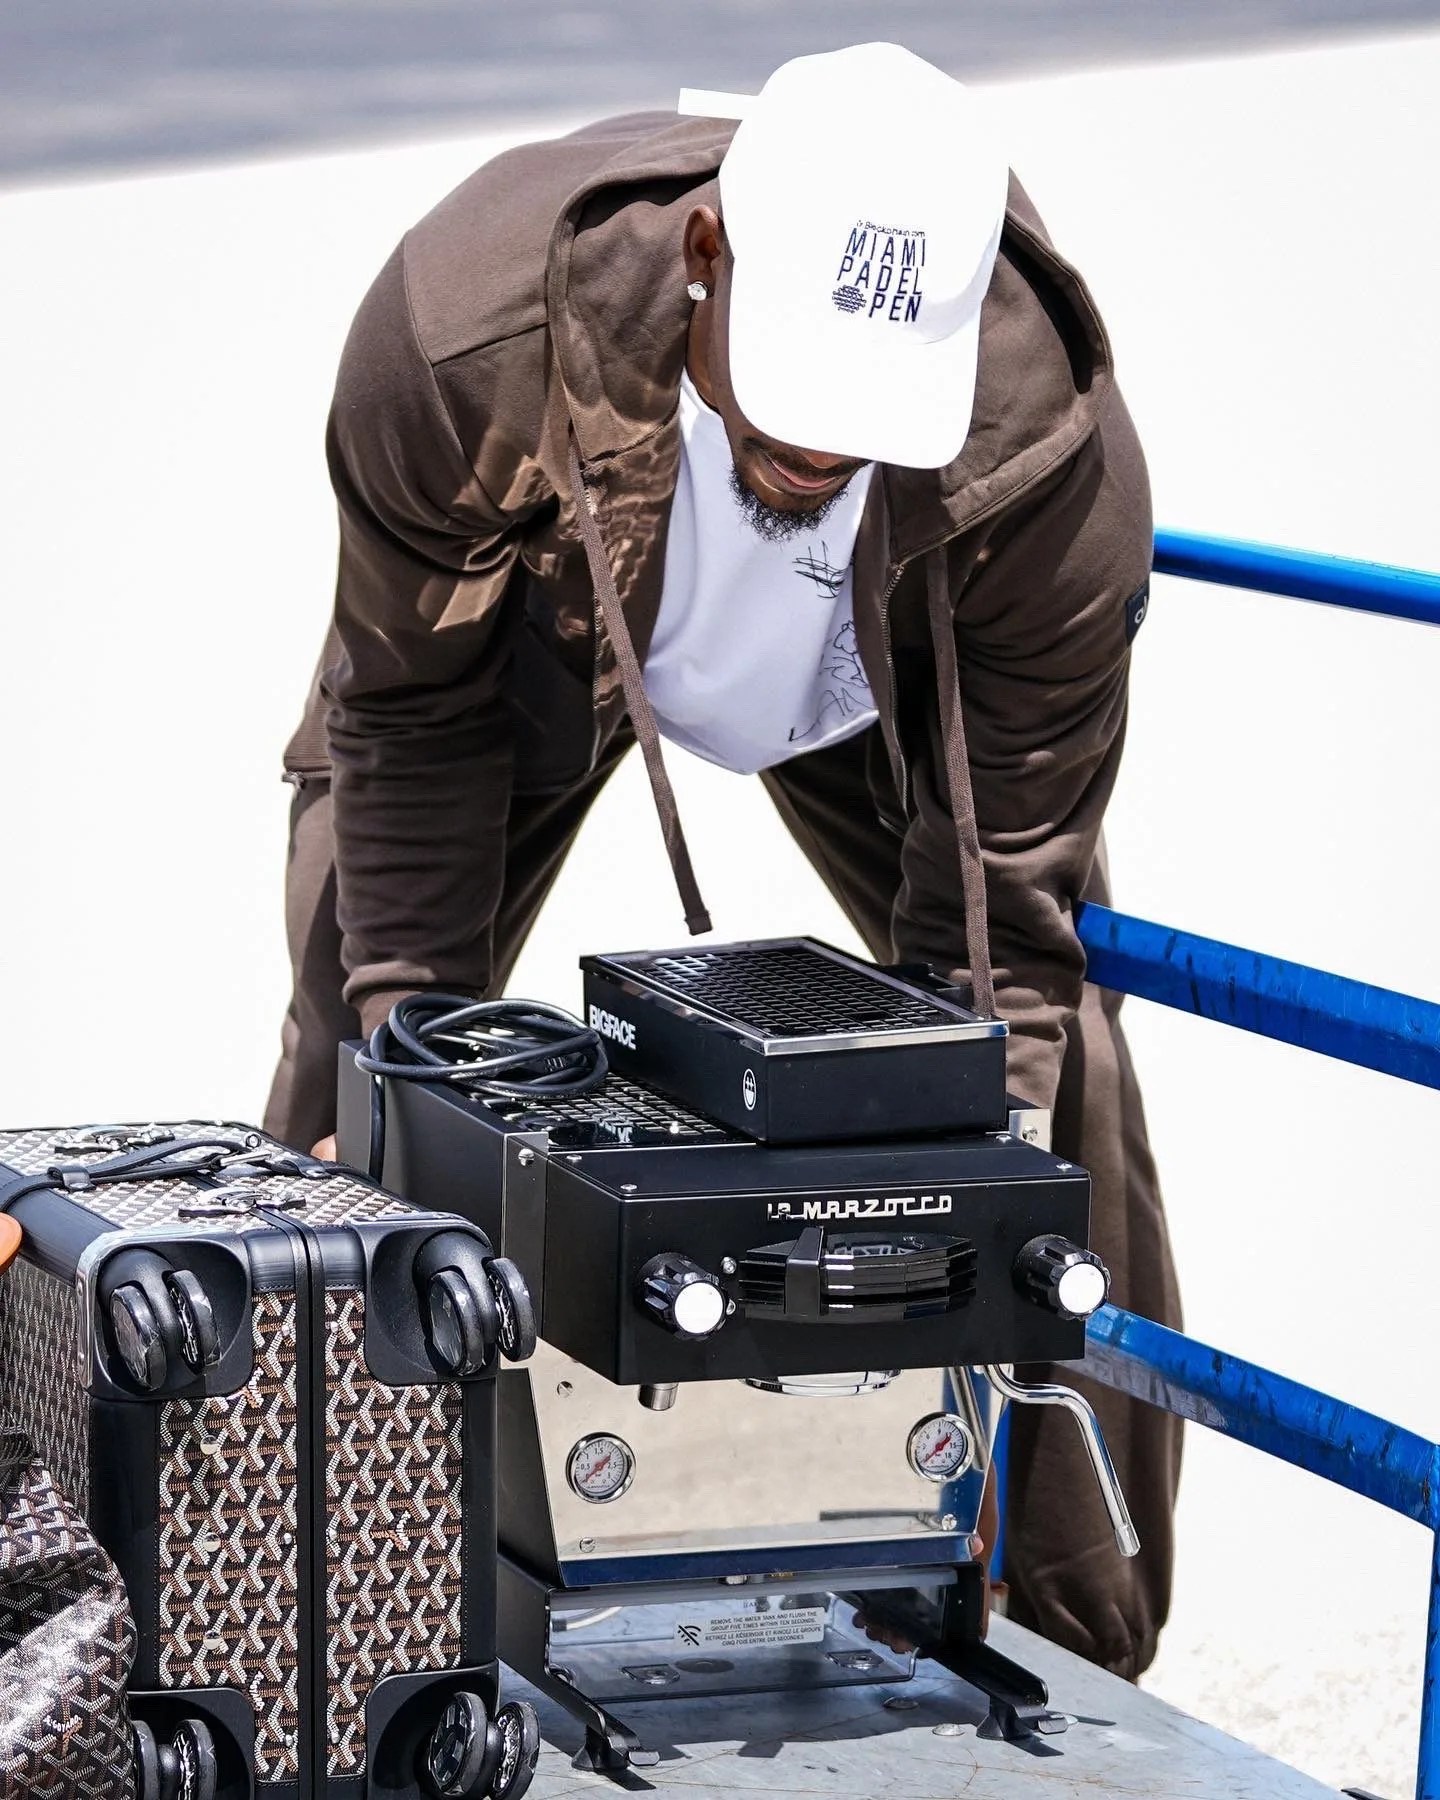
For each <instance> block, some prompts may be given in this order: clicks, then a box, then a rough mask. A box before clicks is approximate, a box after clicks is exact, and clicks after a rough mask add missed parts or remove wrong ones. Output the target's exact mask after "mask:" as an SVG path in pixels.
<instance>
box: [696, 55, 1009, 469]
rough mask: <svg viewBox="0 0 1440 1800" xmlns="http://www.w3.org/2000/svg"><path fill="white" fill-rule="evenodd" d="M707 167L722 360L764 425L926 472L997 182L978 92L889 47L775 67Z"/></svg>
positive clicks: (950, 449) (828, 451)
mask: <svg viewBox="0 0 1440 1800" xmlns="http://www.w3.org/2000/svg"><path fill="white" fill-rule="evenodd" d="M679 110H680V111H681V112H682V113H696V114H699V115H701V116H703V117H707V118H738V119H739V120H740V126H739V129H738V130H737V131H736V133H735V137H734V141H733V142H732V144H731V146H730V149H729V151H728V152H727V154H726V156H725V160H724V162H723V163H722V164H721V166H720V207H721V212H722V215H723V218H724V223H725V232H726V236H727V237H728V239H729V242H730V247H731V250H732V252H733V255H734V273H733V277H732V281H731V289H730V373H731V380H732V382H733V384H734V388H735V398H736V400H737V401H738V402H739V405H740V408H741V410H742V411H743V412H744V413H745V415H746V417H747V418H748V419H750V420H751V422H752V423H753V424H754V425H755V426H756V427H757V428H758V429H759V430H760V431H763V432H764V433H765V434H766V435H767V436H768V437H772V438H775V439H777V440H778V441H780V442H782V443H786V444H793V445H795V446H796V447H797V448H799V449H802V450H812V451H815V452H817V453H820V454H823V455H829V456H854V457H862V458H864V460H865V461H866V462H887V463H897V464H900V465H901V466H903V467H908V468H915V469H935V468H940V467H941V466H942V465H943V464H945V463H948V462H950V461H951V460H952V459H953V458H954V457H955V456H957V455H958V454H959V452H960V448H961V446H962V445H963V444H964V442H965V438H966V436H967V434H968V432H969V430H970V414H971V410H972V408H973V406H974V402H975V374H976V368H977V366H978V362H979V354H980V305H981V302H982V301H983V299H984V298H985V291H986V289H987V288H988V287H989V285H990V275H991V271H992V269H993V268H994V266H995V255H996V252H997V250H998V249H999V246H1000V230H1001V226H1002V225H1003V223H1004V219H1005V195H1006V190H1007V186H1008V180H1009V171H1008V167H1007V161H1006V158H1005V156H1004V154H1003V153H1002V151H1001V150H1000V148H999V145H998V143H997V141H996V138H995V135H994V133H993V131H992V129H991V126H990V122H989V119H988V116H987V113H986V110H985V108H984V107H983V105H982V103H981V101H980V99H979V97H978V96H977V95H976V94H975V93H974V91H973V90H971V89H969V88H967V87H965V86H963V85H962V84H961V83H960V82H958V81H955V80H953V79H952V77H950V76H949V75H946V74H945V73H944V72H943V71H942V70H940V69H937V68H935V67H934V65H933V64H931V63H927V62H925V61H924V60H923V59H922V58H920V57H918V56H915V55H913V54H912V53H911V52H910V51H908V50H903V49H901V47H900V46H899V45H898V44H857V45H854V46H853V47H852V48H850V49H848V50H833V51H829V52H826V53H825V54H823V55H819V56H798V57H796V58H794V60H793V61H791V62H787V63H783V64H782V65H781V66H780V67H779V68H778V69H777V70H776V71H775V73H774V74H773V75H772V76H771V77H770V79H769V80H768V81H767V82H766V83H765V85H764V87H763V88H762V89H761V90H760V92H759V94H757V95H754V96H748V95H736V94H719V93H715V92H712V91H709V90H702V89H695V88H686V89H684V90H682V92H681V95H680V105H679Z"/></svg>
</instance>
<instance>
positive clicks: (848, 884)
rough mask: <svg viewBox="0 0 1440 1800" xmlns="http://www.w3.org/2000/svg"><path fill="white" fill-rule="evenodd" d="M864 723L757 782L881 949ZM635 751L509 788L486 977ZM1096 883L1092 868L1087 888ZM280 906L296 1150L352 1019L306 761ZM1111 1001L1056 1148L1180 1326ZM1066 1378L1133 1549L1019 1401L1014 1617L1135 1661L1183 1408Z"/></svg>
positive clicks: (1066, 1446)
mask: <svg viewBox="0 0 1440 1800" xmlns="http://www.w3.org/2000/svg"><path fill="white" fill-rule="evenodd" d="M866 735H867V734H862V735H861V736H860V737H856V738H851V739H848V740H847V741H846V742H844V743H841V744H839V745H836V746H834V747H833V748H831V749H828V750H821V751H817V752H814V753H813V754H811V755H809V756H802V757H797V758H795V759H794V760H793V761H791V762H787V763H783V764H781V765H780V766H779V767H777V768H775V769H772V770H770V771H768V772H767V773H766V774H765V775H763V776H762V777H761V779H762V781H763V782H764V784H765V787H766V789H767V790H768V791H769V793H770V796H771V798H772V800H774V802H775V804H776V806H777V808H778V809H779V811H780V814H781V816H782V817H783V819H784V820H785V823H786V825H787V826H788V827H789V829H790V831H791V833H792V834H793V836H794V837H795V839H796V841H797V843H798V844H799V845H800V847H801V849H802V850H803V851H804V852H805V854H806V856H807V857H808V858H809V859H810V861H811V862H812V863H813V864H814V866H815V868H816V870H817V872H818V873H819V874H820V876H821V877H822V879H823V880H824V881H825V884H826V886H827V887H828V888H829V889H830V891H831V893H832V894H834V896H835V898H836V900H837V901H838V902H839V903H840V905H841V907H842V908H843V909H844V911H845V913H846V915H847V916H848V918H849V919H850V920H851V922H852V923H853V925H854V926H855V928H856V930H857V931H858V932H859V933H860V935H861V937H862V938H863V939H864V940H865V943H866V944H867V946H868V947H869V949H870V952H871V954H872V955H873V956H875V957H876V959H877V960H879V961H890V960H893V958H894V951H893V946H892V945H891V942H890V917H891V909H892V905H893V901H894V898H895V895H896V893H897V891H898V888H899V879H900V877H899V840H898V839H897V838H896V837H894V836H893V834H892V833H890V832H889V831H887V830H886V829H885V828H884V826H882V825H881V823H880V822H879V819H878V818H877V817H876V813H875V807H874V802H873V799H872V796H871V790H870V788H869V786H868V785H867V781H866V750H865V739H866ZM627 747H628V733H627V734H625V735H624V741H617V742H616V743H615V744H613V745H612V746H611V748H610V750H609V753H608V755H607V758H606V759H605V761H603V762H602V764H601V766H600V767H599V768H598V769H597V770H596V771H595V773H593V774H592V775H590V776H588V777H586V778H585V780H584V781H582V782H581V783H579V784H578V785H577V786H575V787H574V788H571V789H569V790H568V791H566V792H565V793H563V794H559V795H553V794H552V795H546V796H538V797H527V796H524V795H517V796H515V798H514V799H513V800H512V803H511V808H510V821H509V830H508V832H507V836H506V850H505V888H504V893H503V897H502V900H501V905H500V911H499V914H498V915H497V918H496V921H495V932H494V960H495V969H494V977H493V981H492V985H491V992H492V993H494V994H498V993H500V992H502V991H503V989H504V986H505V983H506V981H507V980H508V978H509V974H510V971H511V969H512V968H513V966H514V963H515V959H516V957H517V956H518V955H519V952H520V948H521V946H522V945H523V943H524V941H525V938H526V935H527V934H528V932H529V930H530V927H531V925H532V924H533V923H534V920H535V916H536V914H537V913H538V911H539V909H540V906H541V903H542V902H543V901H544V899H545V896H546V894H547V893H548V892H549V890H550V887H551V884H552V883H553V881H554V879H555V877H556V875H557V874H558V873H559V870H560V866H561V864H562V862H563V861H564V858H565V854H566V852H567V850H568V849H569V847H570V844H571V842H572V841H573V839H574V836H575V833H576V832H577V831H578V830H579V828H580V825H581V822H582V821H583V819H584V817H585V814H586V813H587V812H588V811H589V808H590V805H591V803H592V802H593V801H594V799H595V797H596V795H597V794H598V793H599V792H600V789H601V788H602V787H603V786H604V784H605V782H606V780H607V779H608V778H609V776H610V774H611V773H612V772H613V770H614V767H615V766H616V764H617V763H618V762H619V760H620V757H621V756H622V755H623V754H624V750H625V748H627ZM874 762H875V759H873V758H872V759H871V763H872V769H873V766H874ZM1098 882H1099V876H1098V874H1097V889H1096V893H1097V897H1099V888H1098ZM286 918H287V926H288V930H289V937H290V948H291V956H292V959H293V962H294V967H295V991H294V996H293V998H292V1000H291V1004H290V1009H289V1012H288V1014H287V1016H286V1020H285V1024H284V1027H283V1055H282V1059H281V1062H280V1066H279V1068H278V1070H277V1071H276V1075H275V1082H274V1086H273V1088H272V1089H271V1094H270V1102H269V1105H268V1107H267V1109H266V1118H265V1122H266V1127H267V1129H269V1130H270V1131H273V1132H274V1133H275V1134H276V1136H278V1137H280V1138H282V1139H284V1140H285V1141H287V1142H289V1143H292V1144H294V1145H296V1146H297V1147H299V1148H302V1149H308V1148H309V1146H310V1145H311V1144H312V1143H314V1142H315V1141H316V1140H317V1139H319V1138H321V1137H323V1136H325V1135H326V1134H327V1133H328V1132H330V1131H332V1130H333V1129H334V1123H335V1071H336V1055H335V1051H336V1045H337V1044H338V1043H339V1041H340V1039H341V1038H345V1037H354V1036H357V1035H358V1032H359V1021H358V1019H357V1017H356V1015H355V1013H354V1012H353V1011H352V1010H351V1009H350V1008H349V1007H347V1006H346V1005H345V1004H344V1002H343V1001H342V999H341V984H342V980H343V975H342V970H341V963H340V934H339V929H338V927H337V925H336V922H335V871H334V856H333V838H332V817H331V805H330V791H329V783H328V781H327V780H326V779H325V778H324V777H323V776H321V777H315V776H309V777H307V778H306V782H305V785H304V787H303V788H301V789H300V790H299V791H298V792H297V794H296V797H295V803H294V808H293V813H292V834H291V850H290V862H289V871H288V881H287V901H286ZM593 947H594V946H585V945H581V946H577V948H578V949H585V948H593ZM600 948H603V946H600ZM1118 1011H1119V1000H1118V998H1117V997H1115V996H1113V995H1109V994H1102V993H1101V992H1100V990H1099V989H1097V988H1093V987H1089V986H1087V987H1086V989H1085V997H1084V1000H1083V1003H1082V1005H1081V1009H1080V1013H1079V1016H1078V1017H1077V1018H1076V1019H1075V1021H1074V1023H1073V1024H1072V1026H1071V1029H1070V1033H1069V1041H1068V1045H1067V1048H1066V1053H1065V1062H1064V1067H1063V1070H1062V1074H1061V1081H1060V1092H1059V1096H1058V1100H1057V1103H1056V1109H1055V1120H1054V1133H1055V1148H1056V1150H1057V1151H1059V1152H1060V1153H1061V1154H1062V1155H1065V1156H1068V1157H1070V1158H1072V1159H1073V1160H1074V1161H1075V1162H1078V1163H1080V1164H1081V1165H1082V1166H1083V1167H1085V1168H1087V1169H1089V1170H1090V1173H1091V1175H1092V1177H1093V1182H1094V1194H1093V1211H1092V1220H1091V1241H1092V1243H1093V1245H1094V1247H1095V1249H1096V1250H1098V1251H1099V1252H1100V1254H1101V1255H1102V1256H1103V1257H1104V1259H1105V1262H1106V1264H1107V1265H1108V1267H1109V1269H1110V1272H1111V1276H1112V1278H1113V1287H1112V1298H1113V1299H1114V1301H1115V1303H1116V1304H1117V1305H1119V1306H1124V1307H1128V1308H1130V1309H1131V1310H1133V1311H1135V1312H1138V1313H1142V1314H1144V1316H1145V1317H1147V1318H1151V1319H1157V1320H1159V1321H1160V1322H1161V1323H1162V1324H1167V1325H1178V1323H1179V1318H1180V1305H1179V1295H1178V1291H1177V1287H1176V1281H1175V1272H1174V1267H1173V1264H1172V1261H1171V1256H1170V1245H1169V1238H1168V1235H1167V1232H1166V1228H1165V1217H1164V1213H1163V1210H1162V1207H1161V1202H1160V1193H1159V1186H1158V1183H1157V1180H1156V1175H1155V1166H1154V1163H1153V1161H1152V1159H1151V1155H1150V1147H1149V1143H1148V1141H1147V1138H1146V1133H1145V1120H1144V1114H1143V1111H1142V1109H1141V1104H1140V1094H1139V1089H1138V1087H1137V1085H1136V1081H1135V1075H1134V1071H1133V1069H1132V1067H1131V1063H1130V1055H1129V1052H1128V1050H1127V1049H1126V1045H1125V1039H1124V1036H1123V1035H1122V1033H1121V1030H1120V1025H1119V1020H1118V1016H1117V1015H1118ZM1020 1373H1021V1376H1022V1378H1024V1379H1027V1380H1046V1379H1049V1378H1051V1371H1049V1370H1047V1369H1044V1368H1041V1367H1034V1366H1032V1367H1026V1368H1024V1369H1022V1370H1021V1371H1020ZM1058 1378H1059V1379H1062V1380H1067V1381H1072V1382H1075V1385H1077V1386H1079V1387H1081V1388H1083V1389H1084V1390H1085V1391H1086V1393H1087V1394H1088V1395H1089V1398H1090V1399H1091V1401H1092V1403H1093V1404H1094V1406H1095V1409H1096V1411H1097V1412H1098V1414H1099V1416H1100V1422H1101V1424H1102V1426H1103V1428H1104V1431H1105V1437H1106V1441H1107V1443H1108V1444H1109V1447H1110V1452H1111V1455H1112V1456H1113V1458H1114V1462H1115V1467H1116V1470H1117V1472H1118V1474H1119V1477H1120V1481H1121V1484H1122V1486H1123V1488H1124V1490H1125V1494H1126V1498H1127V1499H1128V1501H1129V1504H1130V1509H1131V1512H1132V1514H1133V1515H1134V1519H1135V1525H1136V1528H1137V1530H1138V1532H1139V1534H1140V1542H1141V1550H1140V1554H1139V1555H1138V1556H1137V1557H1135V1558H1133V1559H1132V1560H1130V1561H1126V1560H1125V1559H1124V1558H1122V1557H1121V1556H1120V1554H1119V1553H1118V1551H1117V1550H1116V1549H1115V1544H1114V1539H1113V1538H1112V1536H1111V1533H1110V1526H1109V1522H1108V1519H1107V1517H1106V1514H1105V1510H1104V1507H1103V1505H1102V1504H1101V1501H1100V1496H1099V1493H1098V1491H1097V1490H1096V1487H1095V1482H1094V1478H1093V1476H1092V1475H1091V1472H1090V1468H1089V1464H1088V1462H1087V1461H1086V1458H1085V1454H1084V1451H1083V1449H1082V1446H1081V1443H1080V1437H1079V1434H1078V1432H1077V1431H1076V1429H1075V1426H1074V1423H1073V1421H1072V1420H1071V1419H1070V1418H1068V1417H1067V1416H1065V1415H1064V1414H1062V1413H1059V1412H1057V1411H1056V1409H1054V1408H1039V1407H1023V1406H1022V1407H1016V1408H1014V1409H1013V1412H1012V1425H1011V1451H1010V1480H1009V1489H1008V1495H1007V1503H1006V1520H1005V1523H1006V1557H1005V1573H1006V1578H1007V1580H1008V1582H1009V1584H1010V1602H1009V1612H1010V1616H1011V1617H1012V1618H1014V1619H1016V1620H1018V1621H1019V1622H1020V1623H1021V1624H1024V1625H1028V1626H1030V1627H1032V1628H1033V1629H1035V1630H1037V1631H1039V1632H1041V1633H1042V1634H1043V1635H1044V1636H1046V1637H1048V1638H1051V1639H1053V1640H1054V1641H1055V1642H1056V1643H1059V1644H1063V1645H1065V1646H1066V1647H1067V1648H1069V1649H1071V1650H1074V1651H1077V1652H1078V1653H1079V1654H1080V1655H1082V1656H1086V1657H1088V1658H1090V1660H1091V1661H1093V1662H1097V1663H1100V1664H1101V1665H1103V1666H1104V1667H1106V1668H1108V1669H1111V1670H1113V1671H1115V1672H1116V1673H1117V1674H1121V1675H1126V1676H1130V1677H1134V1676H1136V1675H1138V1674H1139V1673H1140V1672H1141V1671H1142V1670H1143V1669H1145V1668H1147V1667H1148V1666H1149V1664H1150V1662H1151V1660H1152V1659H1153V1657H1154V1655H1155V1649H1156V1642H1157V1638H1158V1634H1159V1631H1160V1627H1161V1626H1162V1625H1163V1624H1164V1622H1165V1617H1166V1614H1167V1612H1168V1610H1169V1605H1170V1578H1171V1559H1172V1551H1173V1528H1172V1517H1171V1515H1172V1510H1173V1507H1174V1501H1175V1491H1176V1484H1177V1482H1178V1479H1179V1470H1180V1424H1179V1421H1178V1420H1176V1419H1173V1418H1171V1417H1169V1416H1168V1415H1167V1414H1164V1413H1161V1412H1158V1411H1156V1410H1155V1409H1154V1408H1152V1407H1147V1406H1144V1405H1142V1404H1140V1403H1139V1402H1136V1401H1131V1400H1127V1399H1124V1398H1122V1397H1121V1396H1120V1395H1117V1394H1114V1393H1112V1392H1110V1391H1109V1390H1108V1389H1105V1388H1101V1387H1097V1386H1095V1385H1094V1384H1091V1383H1087V1382H1085V1381H1084V1380H1079V1381H1075V1378H1074V1377H1073V1376H1071V1375H1069V1374H1065V1373H1062V1374H1060V1375H1059V1376H1058Z"/></svg>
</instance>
